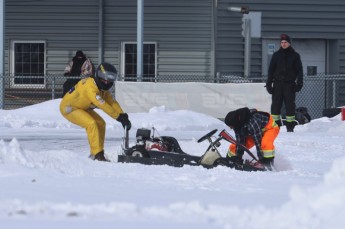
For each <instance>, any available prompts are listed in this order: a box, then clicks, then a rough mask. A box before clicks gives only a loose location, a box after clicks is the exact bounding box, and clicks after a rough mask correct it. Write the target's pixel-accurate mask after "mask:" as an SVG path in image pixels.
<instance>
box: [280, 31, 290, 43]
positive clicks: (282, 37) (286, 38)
mask: <svg viewBox="0 0 345 229" xmlns="http://www.w3.org/2000/svg"><path fill="white" fill-rule="evenodd" d="M280 41H287V42H289V44H291V39H290V37H289V36H288V35H287V34H285V33H283V34H281V35H280Z"/></svg>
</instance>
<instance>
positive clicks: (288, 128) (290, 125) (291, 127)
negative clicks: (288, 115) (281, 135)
mask: <svg viewBox="0 0 345 229" xmlns="http://www.w3.org/2000/svg"><path fill="white" fill-rule="evenodd" d="M294 129H295V122H286V131H287V132H293V130H294Z"/></svg>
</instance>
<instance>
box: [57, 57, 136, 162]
mask: <svg viewBox="0 0 345 229" xmlns="http://www.w3.org/2000/svg"><path fill="white" fill-rule="evenodd" d="M116 77H117V71H116V68H115V67H114V66H113V65H111V64H109V63H102V64H100V65H99V66H98V68H97V70H96V72H95V76H91V77H88V78H85V79H82V80H80V81H79V82H78V83H77V84H76V85H75V86H74V87H72V88H71V89H70V90H69V91H68V92H67V93H66V95H65V96H64V97H63V98H62V100H61V103H60V112H61V114H62V115H63V116H64V117H65V118H66V119H67V120H68V121H70V122H72V123H74V124H76V125H78V126H80V127H82V128H85V129H86V133H87V137H88V141H89V144H90V151H91V154H90V158H91V159H93V160H99V161H108V159H106V158H105V156H104V137H105V126H106V124H105V121H104V120H103V119H102V118H101V116H100V115H99V114H97V113H96V112H95V111H94V108H99V109H102V110H103V111H104V112H105V113H107V114H108V115H109V116H110V117H112V118H114V119H116V120H117V121H119V122H120V123H121V124H122V126H123V128H127V130H129V129H130V128H131V122H130V121H129V119H128V114H127V113H124V112H123V110H122V108H121V106H120V105H119V103H118V102H117V101H116V100H114V99H113V98H112V96H111V93H110V92H109V89H110V88H111V87H112V86H113V85H114V81H115V80H116Z"/></svg>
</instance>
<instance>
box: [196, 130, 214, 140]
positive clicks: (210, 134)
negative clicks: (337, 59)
mask: <svg viewBox="0 0 345 229" xmlns="http://www.w3.org/2000/svg"><path fill="white" fill-rule="evenodd" d="M216 132H217V129H214V130H212V131H211V132H210V133H208V134H206V135H205V136H202V137H201V138H200V139H199V140H198V143H200V142H202V141H205V140H206V139H208V138H210V137H211V136H212V135H214V134H215V133H216Z"/></svg>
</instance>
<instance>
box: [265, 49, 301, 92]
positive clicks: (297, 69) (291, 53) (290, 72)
mask: <svg viewBox="0 0 345 229" xmlns="http://www.w3.org/2000/svg"><path fill="white" fill-rule="evenodd" d="M277 81H280V82H296V84H297V85H303V67H302V62H301V57H300V55H299V54H298V53H297V52H296V51H295V50H294V49H293V48H292V47H291V46H290V47H288V48H287V49H283V48H280V49H279V50H278V51H277V52H275V53H274V54H273V56H272V60H271V63H270V66H269V69H268V79H267V84H272V83H273V82H277Z"/></svg>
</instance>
